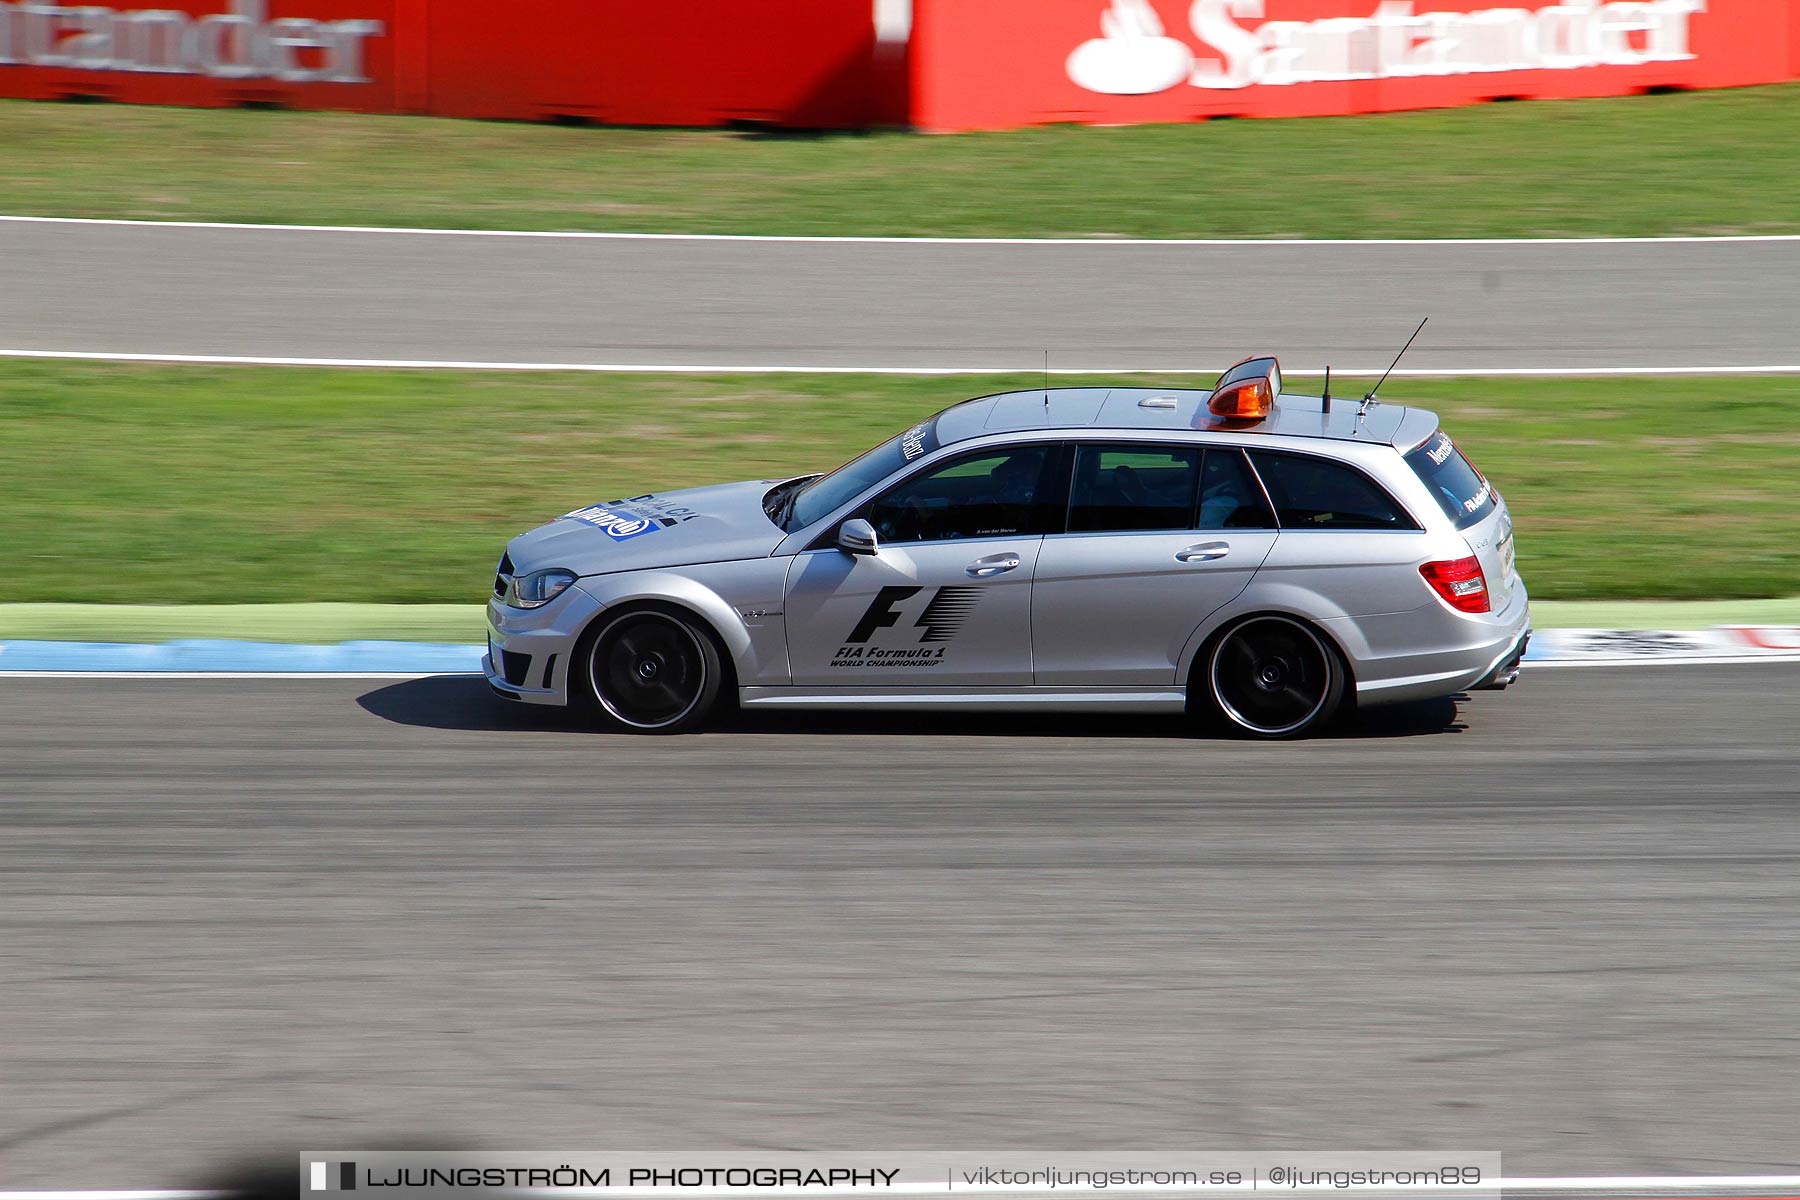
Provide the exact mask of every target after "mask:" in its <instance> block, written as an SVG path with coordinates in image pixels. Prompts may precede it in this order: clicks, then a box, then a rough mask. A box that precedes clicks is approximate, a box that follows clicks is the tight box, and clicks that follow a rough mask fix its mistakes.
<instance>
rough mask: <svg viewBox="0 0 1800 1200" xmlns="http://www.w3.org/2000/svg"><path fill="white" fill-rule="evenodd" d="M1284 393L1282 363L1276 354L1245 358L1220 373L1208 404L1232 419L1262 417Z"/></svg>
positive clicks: (1272, 409)
mask: <svg viewBox="0 0 1800 1200" xmlns="http://www.w3.org/2000/svg"><path fill="white" fill-rule="evenodd" d="M1279 395H1281V364H1280V363H1278V362H1276V361H1275V360H1274V359H1273V358H1246V359H1245V360H1244V361H1243V362H1241V363H1239V364H1238V365H1237V366H1235V367H1233V368H1231V370H1229V371H1227V372H1225V373H1224V374H1223V375H1221V376H1219V382H1217V383H1215V384H1213V393H1212V399H1211V400H1209V401H1207V405H1206V407H1207V408H1208V409H1209V410H1211V412H1212V414H1213V416H1215V417H1224V418H1226V419H1228V420H1232V421H1260V420H1262V419H1263V418H1264V417H1266V416H1268V415H1269V414H1270V413H1271V412H1273V411H1274V409H1275V397H1277V396H1279Z"/></svg>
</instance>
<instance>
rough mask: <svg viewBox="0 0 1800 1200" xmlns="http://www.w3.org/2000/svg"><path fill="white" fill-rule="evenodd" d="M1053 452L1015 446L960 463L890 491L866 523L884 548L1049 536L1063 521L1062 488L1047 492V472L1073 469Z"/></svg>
mask: <svg viewBox="0 0 1800 1200" xmlns="http://www.w3.org/2000/svg"><path fill="white" fill-rule="evenodd" d="M1051 450H1052V448H1051V447H1049V446H1009V447H1007V448H1005V449H1003V450H990V451H987V452H985V453H979V454H971V455H969V456H967V457H965V458H958V459H954V460H952V461H951V462H948V463H945V464H943V465H942V466H938V467H934V468H932V469H931V470H929V471H925V472H923V473H921V474H918V475H915V476H913V477H912V478H911V479H908V480H906V481H905V482H904V483H901V484H899V485H897V486H896V487H894V488H892V489H891V490H889V491H888V492H887V493H886V494H885V495H883V496H881V497H879V498H878V499H876V500H875V501H874V503H872V504H870V505H869V510H868V512H867V513H865V514H863V515H864V516H865V517H866V518H867V519H868V522H869V524H871V525H873V526H874V527H875V533H876V536H878V537H879V538H881V540H882V541H884V542H936V541H944V540H946V539H950V538H976V537H1005V536H1007V535H1009V534H1038V533H1043V532H1044V531H1045V530H1046V528H1048V526H1049V524H1050V523H1051V522H1052V520H1054V521H1055V522H1056V523H1057V524H1060V523H1061V518H1062V488H1061V487H1060V486H1054V487H1053V486H1049V485H1048V484H1047V480H1048V477H1049V475H1050V470H1049V468H1050V467H1051V466H1052V463H1053V462H1055V461H1059V460H1060V461H1062V462H1064V463H1066V462H1067V461H1068V460H1067V459H1064V458H1063V457H1062V455H1060V454H1052V453H1051ZM1065 470H1066V467H1065Z"/></svg>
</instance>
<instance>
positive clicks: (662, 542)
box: [506, 479, 786, 575]
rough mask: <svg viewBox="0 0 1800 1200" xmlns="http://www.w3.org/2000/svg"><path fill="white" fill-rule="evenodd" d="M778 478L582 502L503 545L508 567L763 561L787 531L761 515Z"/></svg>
mask: <svg viewBox="0 0 1800 1200" xmlns="http://www.w3.org/2000/svg"><path fill="white" fill-rule="evenodd" d="M775 483H776V481H775V480H770V479H752V480H748V481H746V482H744V483H725V484H719V485H717V486H715V487H702V488H686V489H684V490H682V491H678V492H655V493H652V494H650V495H648V496H634V497H632V498H631V499H629V500H606V501H602V502H599V503H596V504H589V505H584V506H582V507H581V508H578V509H576V510H575V511H574V512H571V513H568V514H566V515H564V516H561V517H558V518H557V519H556V520H554V521H551V522H550V523H549V524H548V525H540V526H538V527H537V528H536V529H533V530H532V531H531V532H530V533H524V534H520V535H519V536H518V537H516V538H514V539H513V540H512V541H511V542H509V543H507V547H506V552H507V555H508V556H509V557H510V558H511V559H512V565H513V572H514V573H515V574H518V575H526V574H529V573H530V572H532V571H541V570H543V569H545V568H546V567H562V568H565V569H567V570H570V571H574V572H575V573H576V574H577V575H603V574H607V573H610V572H613V571H637V570H642V569H644V568H646V567H681V566H691V565H692V564H694V563H703V562H725V561H729V560H731V559H740V558H762V557H764V556H766V555H767V554H768V553H769V552H770V551H772V550H773V549H775V547H776V546H777V545H778V544H779V543H780V542H781V539H782V538H783V537H784V536H786V535H785V534H783V533H782V531H781V530H780V529H777V528H776V527H775V523H774V522H773V521H771V520H769V518H768V517H767V516H766V515H765V514H764V513H763V507H762V502H763V497H764V496H766V495H767V494H768V492H769V489H770V488H772V487H774V486H775Z"/></svg>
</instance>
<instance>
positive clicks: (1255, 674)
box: [483, 359, 1531, 738]
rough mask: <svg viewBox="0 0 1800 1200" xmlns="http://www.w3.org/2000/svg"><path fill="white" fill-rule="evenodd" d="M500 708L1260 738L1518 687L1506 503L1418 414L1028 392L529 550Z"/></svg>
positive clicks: (567, 531) (641, 505)
mask: <svg viewBox="0 0 1800 1200" xmlns="http://www.w3.org/2000/svg"><path fill="white" fill-rule="evenodd" d="M488 621H489V625H490V633H489V639H488V655H487V657H486V658H485V659H484V661H483V668H484V671H485V673H486V675H487V678H488V682H489V683H490V684H491V685H492V687H493V689H494V690H495V691H496V692H498V693H499V694H500V695H502V696H505V697H507V698H509V699H512V700H517V701H523V702H525V703H529V704H550V705H576V706H580V707H582V708H584V709H588V710H590V711H591V712H592V713H593V714H594V716H595V718H596V719H597V720H598V721H599V722H600V723H602V724H603V725H606V726H608V727H613V728H618V729H626V730H639V731H643V732H647V733H673V732H679V731H686V730H692V729H696V728H699V727H701V726H702V725H704V724H705V723H706V722H707V720H708V719H709V718H711V717H713V716H715V715H716V714H717V713H718V711H719V710H720V708H721V706H722V705H726V704H737V705H741V706H743V707H745V708H781V707H786V708H836V709H844V708H852V707H854V708H871V707H876V706H887V707H910V708H919V709H965V708H966V709H1014V708H1038V709H1058V710H1090V709H1099V708H1106V707H1112V708H1117V709H1121V710H1126V711H1139V712H1161V711H1168V712H1182V711H1186V712H1189V713H1192V714H1193V715H1194V716H1195V717H1196V718H1198V719H1199V720H1201V721H1202V722H1204V723H1205V724H1206V725H1207V726H1210V727H1215V728H1219V729H1222V730H1226V731H1234V732H1237V733H1240V734H1242V735H1247V736H1253V737H1270V738H1273V737H1292V736H1297V735H1301V734H1305V733H1308V732H1311V731H1314V730H1317V729H1318V728H1319V727H1320V726H1321V725H1323V724H1324V723H1325V722H1326V721H1327V720H1328V719H1330V718H1331V716H1332V715H1333V713H1334V712H1336V711H1337V710H1339V709H1341V708H1342V707H1343V706H1344V705H1345V704H1346V703H1355V704H1358V705H1364V706H1366V705H1374V704H1383V703H1389V702H1393V701H1400V700H1414V699H1421V698H1427V697H1434V696H1444V695H1449V694H1451V693H1455V692H1459V691H1463V690H1466V689H1471V688H1501V687H1505V686H1506V685H1507V684H1509V683H1511V682H1513V680H1514V679H1516V678H1517V676H1518V672H1519V663H1520V660H1521V658H1522V657H1523V655H1524V652H1525V644H1526V641H1527V639H1528V637H1529V633H1530V624H1531V621H1530V612H1529V607H1528V603H1527V599H1526V595H1525V586H1524V584H1523V582H1521V580H1520V578H1519V575H1518V572H1517V571H1516V570H1515V568H1514V560H1513V530H1512V520H1511V518H1510V517H1509V515H1508V513H1507V509H1506V503H1505V501H1503V500H1502V499H1501V498H1500V494H1499V492H1497V491H1496V490H1495V489H1494V488H1493V486H1492V485H1491V484H1490V483H1489V482H1488V481H1487V480H1486V479H1485V478H1484V477H1483V476H1482V475H1481V473H1480V472H1479V471H1477V470H1476V469H1475V468H1474V467H1473V466H1471V465H1470V463H1469V461H1468V460H1467V459H1466V458H1464V457H1463V455H1462V453H1461V452H1460V451H1459V450H1458V449H1457V447H1456V445H1455V444H1454V443H1453V442H1452V441H1451V440H1450V437H1449V435H1448V434H1446V433H1445V432H1444V431H1443V430H1442V429H1441V428H1440V427H1439V425H1438V419H1437V417H1436V416H1435V415H1434V414H1432V413H1430V412H1426V411H1424V410H1422V409H1417V408H1408V407H1401V406H1397V405H1389V404H1382V403H1380V402H1378V401H1374V400H1372V399H1370V400H1365V401H1362V402H1357V401H1335V402H1333V401H1329V400H1322V399H1320V398H1309V397H1300V396H1291V395H1285V394H1283V393H1282V390H1281V381H1280V371H1279V368H1278V366H1277V365H1276V364H1275V362H1274V360H1272V359H1254V360H1248V361H1246V362H1245V363H1242V364H1239V366H1237V367H1234V368H1233V369H1232V370H1231V371H1230V372H1227V373H1226V375H1225V376H1224V377H1223V378H1222V379H1221V380H1220V381H1219V383H1218V385H1217V386H1215V388H1214V389H1213V390H1212V391H1210V392H1208V391H1197V390H1176V389H1155V388H1141V387H1116V388H1106V387H1094V388H1088V387H1083V388H1055V389H1045V390H1039V391H1027V392H1009V393H1005V394H1002V395H996V396H985V397H982V398H980V399H976V400H969V401H967V402H965V403H962V404H957V405H955V406H953V407H951V408H948V409H945V410H944V411H943V412H940V413H938V414H937V415H936V416H934V417H931V418H929V419H927V420H925V421H921V422H920V423H919V424H917V425H915V426H913V427H912V428H911V429H908V430H906V431H905V432H904V433H902V434H900V435H899V436H898V437H895V438H893V439H892V440H890V441H887V442H884V443H883V444H882V445H880V446H877V447H876V448H875V449H873V450H871V451H869V452H868V453H867V454H864V455H863V456H862V457H860V458H857V459H855V460H854V461H852V462H850V463H848V464H846V465H844V466H842V467H839V468H838V469H837V470H836V471H833V472H831V473H830V474H827V475H806V476H802V477H800V478H796V479H787V480H767V479H763V480H754V481H751V482H746V483H729V484H723V485H720V486H716V487H702V488H693V489H689V490H685V491H677V492H664V493H652V494H649V495H644V496H634V497H632V498H630V499H628V500H609V501H606V502H604V503H599V504H591V505H588V506H586V507H583V508H578V509H576V510H575V511H574V512H571V513H569V514H568V515H566V516H563V517H560V518H558V519H556V520H554V521H551V522H550V523H549V524H547V525H544V526H541V527H540V528H538V529H535V530H532V531H531V532H530V533H526V534H523V535H521V536H520V537H517V538H514V539H513V540H512V542H511V543H509V544H508V546H507V547H506V553H505V555H504V556H503V557H502V558H501V560H500V567H499V571H498V573H497V574H496V575H495V578H494V593H493V596H492V598H491V599H490V601H489V604H488Z"/></svg>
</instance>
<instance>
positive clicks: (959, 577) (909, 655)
mask: <svg viewBox="0 0 1800 1200" xmlns="http://www.w3.org/2000/svg"><path fill="white" fill-rule="evenodd" d="M1065 462H1066V459H1065V458H1064V456H1063V451H1062V447H1060V446H1058V445H1055V444H1026V445H1019V444H1013V445H1006V446H1002V447H997V448H990V449H985V450H976V451H971V452H967V453H964V454H959V455H955V456H953V457H951V458H949V459H945V460H940V461H938V462H936V463H933V464H931V465H928V466H926V467H923V468H921V469H920V470H918V471H916V472H914V473H913V474H912V475H910V476H909V477H907V478H906V479H904V480H902V481H901V482H899V483H897V484H895V485H894V486H892V487H889V488H888V489H887V490H885V491H884V492H883V493H881V494H880V495H879V496H877V497H876V498H875V499H874V500H873V501H871V502H869V503H868V504H866V505H864V506H862V507H861V508H860V509H858V510H857V511H856V512H854V513H851V514H850V515H849V516H848V517H846V518H844V519H845V520H848V519H852V518H861V519H863V520H866V521H868V522H869V523H870V524H871V525H872V526H873V527H874V529H875V533H876V538H877V549H876V552H875V553H873V554H847V553H845V552H844V551H842V550H839V549H837V547H836V525H837V523H834V525H833V527H832V529H830V530H829V531H827V533H826V534H825V536H824V537H822V538H821V539H820V540H819V542H818V543H815V545H814V546H813V548H811V549H808V550H804V551H802V552H801V553H799V554H798V555H796V556H795V558H794V562H793V565H792V566H791V567H790V568H789V571H788V584H787V596H786V600H785V603H784V604H783V610H784V612H785V620H786V623H787V635H788V659H789V662H790V664H791V666H792V670H793V678H794V683H795V684H797V685H805V686H821V685H823V686H843V687H865V688H867V687H873V688H913V687H947V686H948V687H1014V686H1022V685H1026V684H1029V683H1030V682H1031V579H1032V574H1033V572H1034V570H1035V569H1036V567H1037V560H1038V548H1039V546H1040V545H1041V543H1042V541H1043V530H1044V528H1045V524H1046V522H1047V521H1048V520H1051V519H1056V520H1060V517H1061V512H1062V503H1063V492H1062V489H1061V481H1060V480H1059V477H1058V476H1059V472H1060V473H1061V475H1062V477H1064V478H1066V475H1067V468H1066V466H1065V465H1063V464H1064V463H1065ZM840 523H841V522H840Z"/></svg>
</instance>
